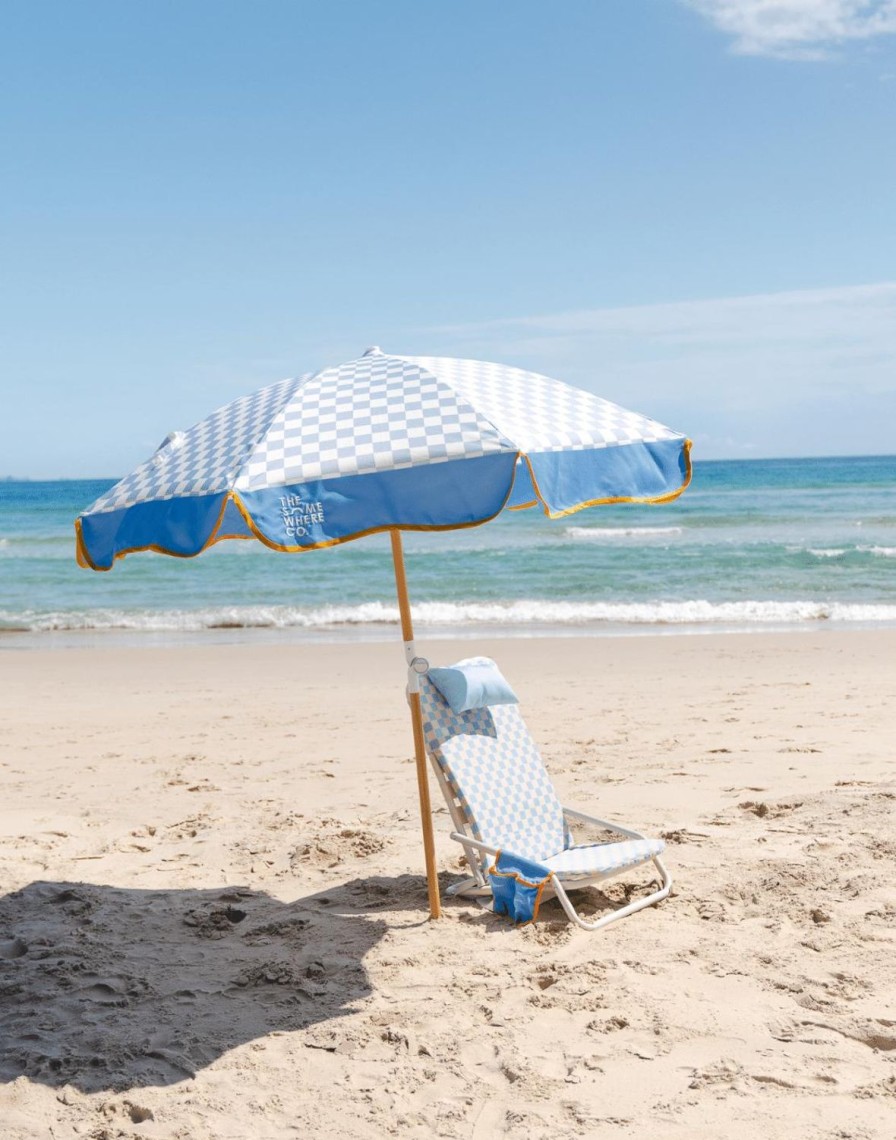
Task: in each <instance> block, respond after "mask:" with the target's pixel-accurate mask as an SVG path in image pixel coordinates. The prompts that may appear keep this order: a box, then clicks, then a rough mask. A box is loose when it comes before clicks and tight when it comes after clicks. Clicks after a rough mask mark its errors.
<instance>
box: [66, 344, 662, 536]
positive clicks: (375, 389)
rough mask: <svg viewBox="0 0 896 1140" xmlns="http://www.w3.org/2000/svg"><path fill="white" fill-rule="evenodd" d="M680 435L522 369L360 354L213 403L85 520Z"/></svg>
mask: <svg viewBox="0 0 896 1140" xmlns="http://www.w3.org/2000/svg"><path fill="white" fill-rule="evenodd" d="M680 438H682V437H680V436H679V435H678V433H676V432H673V431H671V430H670V429H669V428H666V427H663V426H662V425H661V424H658V423H657V422H656V421H654V420H650V419H647V418H646V417H644V416H641V415H638V414H637V413H636V412H630V411H627V410H626V409H624V408H621V407H619V406H618V405H616V404H613V403H610V402H609V401H607V400H602V399H600V397H598V396H595V395H592V394H591V393H590V392H585V391H583V390H581V389H579V388H572V387H570V386H569V385H568V384H563V383H561V382H560V381H557V380H551V379H549V378H548V377H546V376H541V375H539V374H538V373H535V372H527V371H525V370H524V369H521V368H511V367H508V366H506V365H500V364H488V363H485V362H483V361H479V360H454V359H451V358H447V357H445V358H443V357H402V356H389V355H385V354H384V353H382V352H380V351H379V350H369V351H368V353H366V354H365V355H364V356H362V357H360V358H359V359H357V360H351V361H348V362H347V363H345V364H342V365H340V366H339V367H336V368H327V369H324V370H323V371H322V372H318V373H316V374H309V375H306V376H302V377H299V378H298V379H295V380H284V381H281V382H280V383H279V384H272V385H270V386H269V387H267V388H262V389H261V390H260V391H258V392H255V393H254V394H252V395H250V396H244V397H242V398H241V399H238V400H234V401H233V403H231V404H228V405H226V406H225V407H223V408H219V409H218V411H216V412H214V413H213V414H212V415H211V416H209V417H208V418H207V419H205V420H202V421H201V422H200V423H198V424H196V425H195V426H194V427H192V428H190V429H189V430H188V431H186V432H180V433H176V434H175V435H174V436H173V437H172V438H171V440H170V442H167V443H166V444H165V445H164V446H163V447H161V448H160V449H159V450H158V451H157V452H156V454H155V455H153V456H152V457H151V458H150V459H148V460H147V461H146V462H145V463H143V464H141V465H140V466H139V467H138V468H136V469H135V470H134V471H133V472H132V473H131V474H130V475H128V476H126V477H125V478H124V479H122V480H121V481H120V482H119V483H117V484H116V485H115V486H114V487H113V488H112V489H111V490H110V491H109V492H108V493H107V494H105V495H103V496H102V498H100V499H98V500H97V501H96V502H95V503H94V504H93V505H92V506H91V507H89V508H88V510H87V511H86V512H85V513H86V514H97V513H100V512H109V511H117V510H121V509H124V508H127V507H131V506H133V505H135V504H137V503H143V502H151V501H159V500H165V499H171V498H177V497H181V496H195V495H209V494H216V493H219V492H226V491H231V490H234V491H237V492H252V491H258V490H263V489H267V488H277V487H284V486H291V485H294V484H308V483H312V482H314V481H315V480H318V479H332V478H339V477H342V476H346V475H359V474H365V473H382V472H386V471H390V470H400V469H402V468H407V467H415V466H418V465H422V464H432V463H440V462H447V461H450V460H454V459H473V458H476V457H479V456H483V455H490V454H494V453H496V452H514V453H515V452H519V451H522V452H526V453H541V452H555V451H580V450H585V449H595V448H598V449H599V448H607V447H613V446H614V445H619V444H626V443H634V442H639V443H645V444H651V443H656V442H658V441H665V440H675V439H680Z"/></svg>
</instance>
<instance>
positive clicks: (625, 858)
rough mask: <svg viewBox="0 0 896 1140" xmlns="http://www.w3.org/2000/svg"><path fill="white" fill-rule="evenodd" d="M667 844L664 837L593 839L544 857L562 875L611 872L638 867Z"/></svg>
mask: <svg viewBox="0 0 896 1140" xmlns="http://www.w3.org/2000/svg"><path fill="white" fill-rule="evenodd" d="M665 847H666V844H665V843H664V842H663V841H662V839H628V840H626V841H625V842H624V843H592V844H582V846H581V847H567V849H566V850H565V851H561V852H559V853H558V854H557V855H550V856H549V857H548V858H547V859H545V860H544V865H545V866H546V867H549V868H550V869H551V870H552V871H553V872H554V873H555V874H556V875H557V876H558V877H559V878H561V879H564V878H572V877H573V876H575V875H605V874H606V875H609V874H612V873H613V872H614V871H622V870H624V869H625V868H626V867H636V866H637V865H638V864H639V863H645V862H646V861H647V860H648V859H652V858H654V856H656V855H661V854H662V853H663V851H664V850H665Z"/></svg>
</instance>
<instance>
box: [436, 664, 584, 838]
mask: <svg viewBox="0 0 896 1140" xmlns="http://www.w3.org/2000/svg"><path fill="white" fill-rule="evenodd" d="M475 660H476V661H477V662H484V663H488V664H492V662H490V661H489V659H488V658H484V657H483V658H475ZM420 700H421V705H422V710H423V730H424V734H425V737H426V747H427V751H428V752H429V753H430V754H431V755H432V756H433V757H434V758H435V760H436V762H437V763H438V765H439V767H440V768H441V770H442V772H443V774H444V776H445V778H446V780H447V782H448V786H449V787H450V788H451V791H452V792H453V793H454V795H455V796H456V797H457V799H458V800H459V802H460V804H461V806H462V809H463V812H464V818H465V819H466V821H467V823H468V824H469V825H470V828H471V830H472V832H473V837H474V838H475V839H478V840H480V841H481V842H483V843H488V844H491V845H493V846H495V847H499V848H506V849H507V850H508V851H513V852H516V853H517V854H518V855H523V856H525V857H526V858H528V859H535V860H546V859H547V857H548V856H549V855H553V854H556V853H557V852H559V851H563V850H564V849H565V847H566V846H567V843H568V842H569V833H568V830H567V828H566V824H565V822H564V819H563V808H562V806H561V804H560V801H559V800H558V799H557V795H556V793H555V792H554V788H553V785H552V784H551V781H550V777H549V776H548V774H547V772H546V771H545V767H544V764H542V762H541V757H540V756H539V754H538V749H537V748H536V747H535V744H534V742H533V740H532V737H531V736H530V735H529V732H528V729H527V728H526V725H525V722H524V721H523V718H522V716H521V715H520V712H519V708H518V707H517V705H493V706H492V707H490V708H485V709H474V710H472V711H470V712H466V713H454V712H452V711H451V709H450V708H449V707H448V703H447V702H446V701H445V699H444V698H443V697H442V695H441V693H439V691H438V689H436V687H435V685H433V683H432V682H431V681H430V680H429V679H428V678H427V677H423V678H421V684H420Z"/></svg>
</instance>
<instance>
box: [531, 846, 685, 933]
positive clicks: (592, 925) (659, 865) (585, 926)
mask: <svg viewBox="0 0 896 1140" xmlns="http://www.w3.org/2000/svg"><path fill="white" fill-rule="evenodd" d="M651 861H652V862H653V864H654V865H655V867H656V869H657V871H658V872H659V880H660V889H659V890H658V891H654V892H653V894H650V895H647V896H646V898H643V899H638V901H637V902H633V903H629V904H628V906H623V907H620V908H619V909H618V910H614V911H613V912H612V913H611V914H605V915H604V916H603V918H599V919H598V920H597V922H588V921H587V920H586V919H584V918H582V916H581V915H580V914H579V912H578V911H577V910H576V908H575V907H574V906H573V905H572V902H571V900H570V897H569V895H568V894H567V893H566V889H565V888H564V886H563V884H562V883H561V882H560V880H559V879H558V878H557V876H556V875H552V876H551V881H552V885H553V887H554V891H555V893H556V895H557V898H558V899H559V900H560V905H561V906H562V907H563V909H564V910H565V911H566V915H567V917H568V918H569V920H570V921H571V922H574V923H575V924H576V926H580V927H581V928H582V930H600V928H601V927H602V926H609V924H610V923H611V922H615V921H616V919H617V918H625V917H626V916H627V915H630V914H634V913H635V911H636V910H643V909H644V907H646V906H653V904H654V903H658V902H660V901H661V900H662V899H664V898H666V896H667V895H668V894H669V891H670V890H671V889H672V876H671V875H670V874H669V872H668V871H667V870H666V866H665V864H664V863H663V861H662V859H660V858H659V856H656V857H655V858H654V859H653V860H651Z"/></svg>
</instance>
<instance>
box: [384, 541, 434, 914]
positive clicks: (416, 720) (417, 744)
mask: <svg viewBox="0 0 896 1140" xmlns="http://www.w3.org/2000/svg"><path fill="white" fill-rule="evenodd" d="M390 534H391V536H392V561H393V562H394V563H395V588H396V590H397V591H398V612H399V614H400V615H401V637H402V641H404V647H405V655H406V657H407V659H408V666H410V664H411V661H412V660H413V658H414V655H415V654H414V625H413V622H412V621H411V603H410V601H409V600H408V582H407V578H406V576H405V572H404V553H403V551H402V546H401V531H398V530H393V531H390ZM408 700H409V701H410V705H411V724H412V725H413V728H414V755H415V757H416V760H417V790H418V791H419V793H420V821H421V823H422V824H423V853H424V856H425V858H426V884H427V887H428V889H429V914H430V917H431V918H440V917H441V914H442V903H441V900H440V899H439V879H438V876H437V874H436V845H435V839H434V837H433V831H432V805H431V804H430V801H429V773H428V771H427V767H426V741H425V739H424V736H423V710H422V709H421V707H420V693H419V691H415V685H414V684H411V685H409V686H408Z"/></svg>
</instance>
